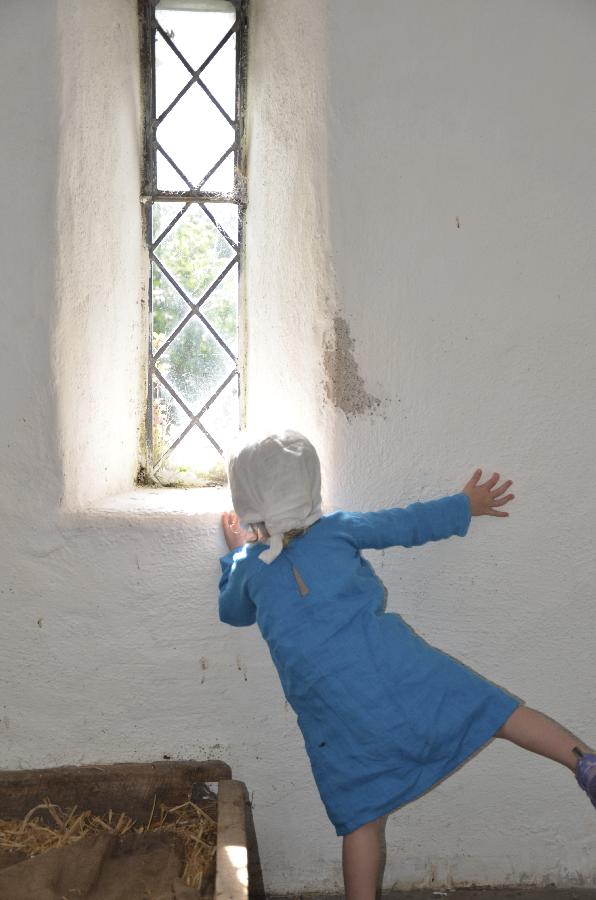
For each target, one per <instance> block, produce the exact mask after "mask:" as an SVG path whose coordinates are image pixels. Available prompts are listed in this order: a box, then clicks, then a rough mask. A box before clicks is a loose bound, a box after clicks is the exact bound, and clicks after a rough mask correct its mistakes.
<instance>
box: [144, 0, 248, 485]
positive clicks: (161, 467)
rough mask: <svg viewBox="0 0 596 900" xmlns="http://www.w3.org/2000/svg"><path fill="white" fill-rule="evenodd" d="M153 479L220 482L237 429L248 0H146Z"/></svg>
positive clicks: (148, 432) (149, 410)
mask: <svg viewBox="0 0 596 900" xmlns="http://www.w3.org/2000/svg"><path fill="white" fill-rule="evenodd" d="M140 2H141V19H142V29H143V40H142V54H143V70H144V99H145V147H144V179H143V201H144V203H145V206H146V227H147V245H148V247H149V252H150V265H151V272H150V275H149V316H150V323H149V329H150V341H149V373H148V389H147V416H146V444H147V457H146V459H147V462H146V475H147V480H149V481H150V482H152V483H159V484H162V485H169V484H185V485H191V484H192V485H196V484H214V483H221V482H222V481H223V479H224V477H225V475H224V465H223V459H222V451H223V448H224V447H225V445H226V443H227V442H228V441H229V439H230V438H231V437H232V436H233V435H234V434H235V433H236V432H237V431H238V428H239V424H240V375H239V367H238V358H239V347H238V333H239V321H240V319H241V310H242V297H241V296H239V294H240V285H241V284H242V280H241V271H240V270H241V265H242V247H243V230H244V228H243V226H244V209H245V205H246V177H245V175H246V173H245V152H244V143H243V140H244V135H243V122H244V104H245V86H246V21H247V0H158V2H154V0H140Z"/></svg>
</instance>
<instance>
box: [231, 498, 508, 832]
mask: <svg viewBox="0 0 596 900" xmlns="http://www.w3.org/2000/svg"><path fill="white" fill-rule="evenodd" d="M469 523H470V507H469V500H468V498H467V496H466V495H465V494H455V495H454V496H451V497H444V498H442V499H440V500H433V501H430V502H427V503H414V504H412V505H411V506H408V507H406V508H405V509H386V510H380V511H378V512H371V513H351V512H335V513H331V514H330V515H325V516H323V517H322V518H321V519H319V521H318V522H316V523H315V524H314V525H312V526H311V527H310V529H309V530H308V531H307V533H306V534H305V535H303V536H302V537H300V538H296V539H294V540H293V541H292V542H291V543H290V545H289V546H288V547H287V548H286V549H285V550H284V551H283V552H282V553H281V555H280V556H279V557H278V558H277V559H276V560H275V561H274V562H273V563H271V565H266V564H265V563H264V562H262V560H260V559H259V558H258V556H259V553H261V552H262V551H263V549H265V545H264V544H262V543H254V544H246V545H245V546H244V547H242V548H241V549H239V550H235V551H232V552H231V553H228V554H227V555H226V556H224V557H222V559H221V566H222V572H223V574H222V578H221V581H220V595H219V614H220V618H221V620H222V622H226V623H228V624H230V625H238V626H243V625H252V624H253V623H254V622H257V624H258V626H259V628H260V630H261V633H262V635H263V637H264V638H265V640H266V641H267V644H268V645H269V650H270V652H271V656H272V658H273V662H274V664H275V666H276V668H277V671H278V673H279V677H280V679H281V683H282V686H283V690H284V693H285V695H286V698H287V700H288V702H289V703H290V705H291V706H292V708H293V709H294V711H295V713H296V715H297V717H298V725H299V726H300V729H301V731H302V735H303V737H304V743H305V746H306V751H307V753H308V756H309V759H310V763H311V766H312V771H313V775H314V778H315V781H316V784H317V787H318V789H319V793H320V795H321V799H322V800H323V803H324V804H325V808H326V810H327V814H328V816H329V818H330V819H331V821H332V823H333V824H334V826H335V829H336V832H337V834H338V835H344V834H349V833H350V832H351V831H354V830H355V829H356V828H358V827H359V826H360V825H364V824H365V823H366V822H369V821H371V820H373V819H376V818H378V817H379V816H382V815H385V814H386V813H389V812H391V811H392V810H395V809H397V808H398V807H399V806H403V805H404V804H405V803H409V802H410V801H411V800H414V799H415V798H416V797H419V796H420V795H421V794H423V793H424V792H425V791H427V790H429V788H431V787H432V786H433V785H434V784H436V783H437V782H438V781H440V780H441V779H442V778H444V777H445V776H446V775H448V774H449V773H450V772H452V771H453V770H454V769H455V768H457V767H458V766H459V765H460V764H461V763H462V762H463V761H464V760H465V759H466V758H467V757H469V756H470V755H471V754H473V753H474V752H475V751H476V750H478V749H479V748H480V747H481V746H482V745H483V744H485V743H486V742H487V741H488V740H489V739H490V738H491V737H492V736H493V735H494V733H495V732H496V731H498V729H499V728H500V727H501V726H502V725H503V724H504V722H505V721H506V720H507V719H508V718H509V716H510V715H511V713H512V712H513V711H514V710H515V709H516V707H517V706H518V705H519V702H520V701H519V700H518V699H516V698H515V697H512V696H511V695H510V694H508V693H506V692H505V691H503V690H502V689H501V688H499V687H497V686H496V685H494V684H493V683H492V682H490V681H487V680H486V679H485V678H483V677H482V676H480V675H478V674H476V673H475V672H473V671H472V670H470V669H469V668H467V667H466V666H464V665H463V664H462V663H460V662H458V661H457V660H455V659H453V658H452V657H451V656H448V655H447V654H445V653H443V652H441V651H440V650H437V649H436V648H434V647H431V646H430V645H429V644H427V643H426V641H424V640H423V639H422V638H420V637H419V636H418V635H417V634H415V632H414V631H412V629H411V628H410V627H409V626H408V625H407V624H406V623H405V622H404V620H403V619H402V618H401V617H400V616H399V615H396V614H395V613H386V612H384V599H385V598H384V591H383V587H382V584H381V582H380V581H379V580H378V578H377V577H376V575H375V574H374V571H373V569H372V567H371V565H370V564H369V563H368V562H367V561H366V560H365V559H363V558H362V556H361V554H360V551H361V550H364V549H366V548H374V549H377V550H379V549H382V548H384V547H393V546H401V547H413V546H418V545H420V544H424V543H426V542H427V541H437V540H441V539H442V538H448V537H451V536H452V535H460V536H462V537H463V536H464V535H465V534H466V532H467V530H468V526H469ZM305 589H307V591H308V592H307V593H305Z"/></svg>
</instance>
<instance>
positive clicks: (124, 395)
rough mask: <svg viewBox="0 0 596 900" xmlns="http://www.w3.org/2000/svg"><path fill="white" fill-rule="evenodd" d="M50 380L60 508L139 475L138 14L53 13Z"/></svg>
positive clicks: (115, 8)
mask: <svg viewBox="0 0 596 900" xmlns="http://www.w3.org/2000/svg"><path fill="white" fill-rule="evenodd" d="M57 28H58V48H57V50H58V65H59V71H58V77H59V85H58V91H59V98H58V99H59V104H60V129H59V144H58V149H59V166H58V172H57V211H56V213H57V216H56V227H57V251H58V252H57V258H56V269H57V273H56V274H57V279H56V317H57V322H56V328H55V334H54V342H55V354H56V357H55V377H56V380H57V382H58V384H59V392H58V400H59V414H60V443H61V451H62V458H63V473H64V490H65V502H66V503H67V505H68V506H69V507H70V508H72V507H73V506H75V505H84V504H87V503H90V502H93V501H94V500H96V499H97V498H98V497H101V496H103V495H105V494H106V493H109V492H115V491H118V490H124V489H125V488H126V487H128V486H129V485H130V484H131V483H132V481H133V479H134V478H135V476H136V473H137V468H138V462H139V453H138V448H139V445H140V441H141V426H142V422H143V404H142V402H141V403H139V397H140V396H142V392H143V384H144V381H145V354H146V347H147V339H146V333H147V327H146V316H147V308H146V290H145V280H146V256H145V254H144V253H143V248H142V237H141V235H142V227H143V226H142V220H141V206H140V203H139V196H140V160H141V109H140V106H141V98H140V77H139V49H138V25H137V16H136V4H135V3H134V2H132V0H108V2H102V3H93V2H89V0H87V2H83V3H81V2H80V0H61V2H60V3H59V5H58V17H57Z"/></svg>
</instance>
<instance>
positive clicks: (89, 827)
mask: <svg viewBox="0 0 596 900" xmlns="http://www.w3.org/2000/svg"><path fill="white" fill-rule="evenodd" d="M155 803H156V798H154V799H153V808H152V810H151V815H150V816H149V821H148V823H147V824H146V825H138V824H137V823H136V822H135V821H134V820H133V819H131V817H130V816H128V815H127V814H126V813H124V812H121V813H120V814H119V816H118V818H117V819H116V815H115V814H114V813H113V812H112V810H109V812H107V813H106V814H105V815H103V816H96V815H94V814H93V813H92V812H91V811H90V810H84V811H81V812H79V811H78V810H77V807H76V806H73V807H71V808H70V809H66V810H63V809H61V808H60V807H59V806H57V805H56V804H55V803H51V802H50V800H49V799H46V800H44V802H43V803H39V804H38V805H37V806H34V807H33V809H30V810H29V812H28V813H27V815H26V816H25V817H24V818H23V819H22V820H21V821H16V820H11V819H0V851H1V850H5V851H9V852H13V853H16V852H19V853H24V854H26V855H27V856H37V855H39V854H40V853H46V852H47V851H48V850H54V849H59V848H61V847H66V846H68V845H69V844H74V843H76V842H77V841H79V840H81V838H83V837H86V836H87V835H90V834H99V833H105V832H108V833H109V834H113V835H117V836H119V837H120V836H122V835H124V834H127V833H128V832H130V831H133V832H134V833H136V834H143V833H147V832H155V831H165V832H168V833H170V834H174V835H175V836H176V837H177V838H178V839H180V840H181V841H182V844H183V847H184V870H183V872H182V876H181V877H182V880H183V881H184V883H185V884H186V885H188V887H192V888H200V887H201V881H202V879H203V875H204V874H205V873H206V872H207V871H208V870H209V868H210V867H211V866H212V864H213V861H214V859H215V850H216V840H217V829H216V823H215V821H214V819H213V818H212V817H211V816H210V815H209V814H208V813H207V812H205V810H204V809H201V807H200V806H197V805H196V804H195V803H193V802H192V801H191V800H187V801H186V803H181V804H179V805H178V806H174V807H168V806H165V805H164V804H161V805H160V807H159V811H158V812H156V811H155ZM41 811H43V812H45V813H46V816H45V817H42V816H40V815H39V813H40V812H41ZM48 818H49V819H50V820H51V821H52V824H51V826H50V825H48Z"/></svg>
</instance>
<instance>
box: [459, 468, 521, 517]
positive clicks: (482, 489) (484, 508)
mask: <svg viewBox="0 0 596 900" xmlns="http://www.w3.org/2000/svg"><path fill="white" fill-rule="evenodd" d="M481 477H482V469H476V471H475V472H474V474H473V475H472V477H471V478H470V480H469V481H468V483H467V484H466V486H465V487H464V488H462V493H463V494H467V496H468V497H469V498H470V507H471V510H472V515H473V516H508V515H509V513H508V512H501V511H500V510H499V509H497V507H498V506H505V504H506V503H509V502H510V501H511V500H513V497H514V495H513V494H505V491H506V490H507V489H508V488H510V487H511V485H512V484H513V482H512V481H504V482H503V483H502V484H499V478H500V477H501V476H500V475H499V474H498V473H497V472H495V473H494V475H491V477H490V478H489V479H488V481H485V482H484V484H478V482H479V481H480V478H481ZM503 494H505V496H503Z"/></svg>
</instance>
